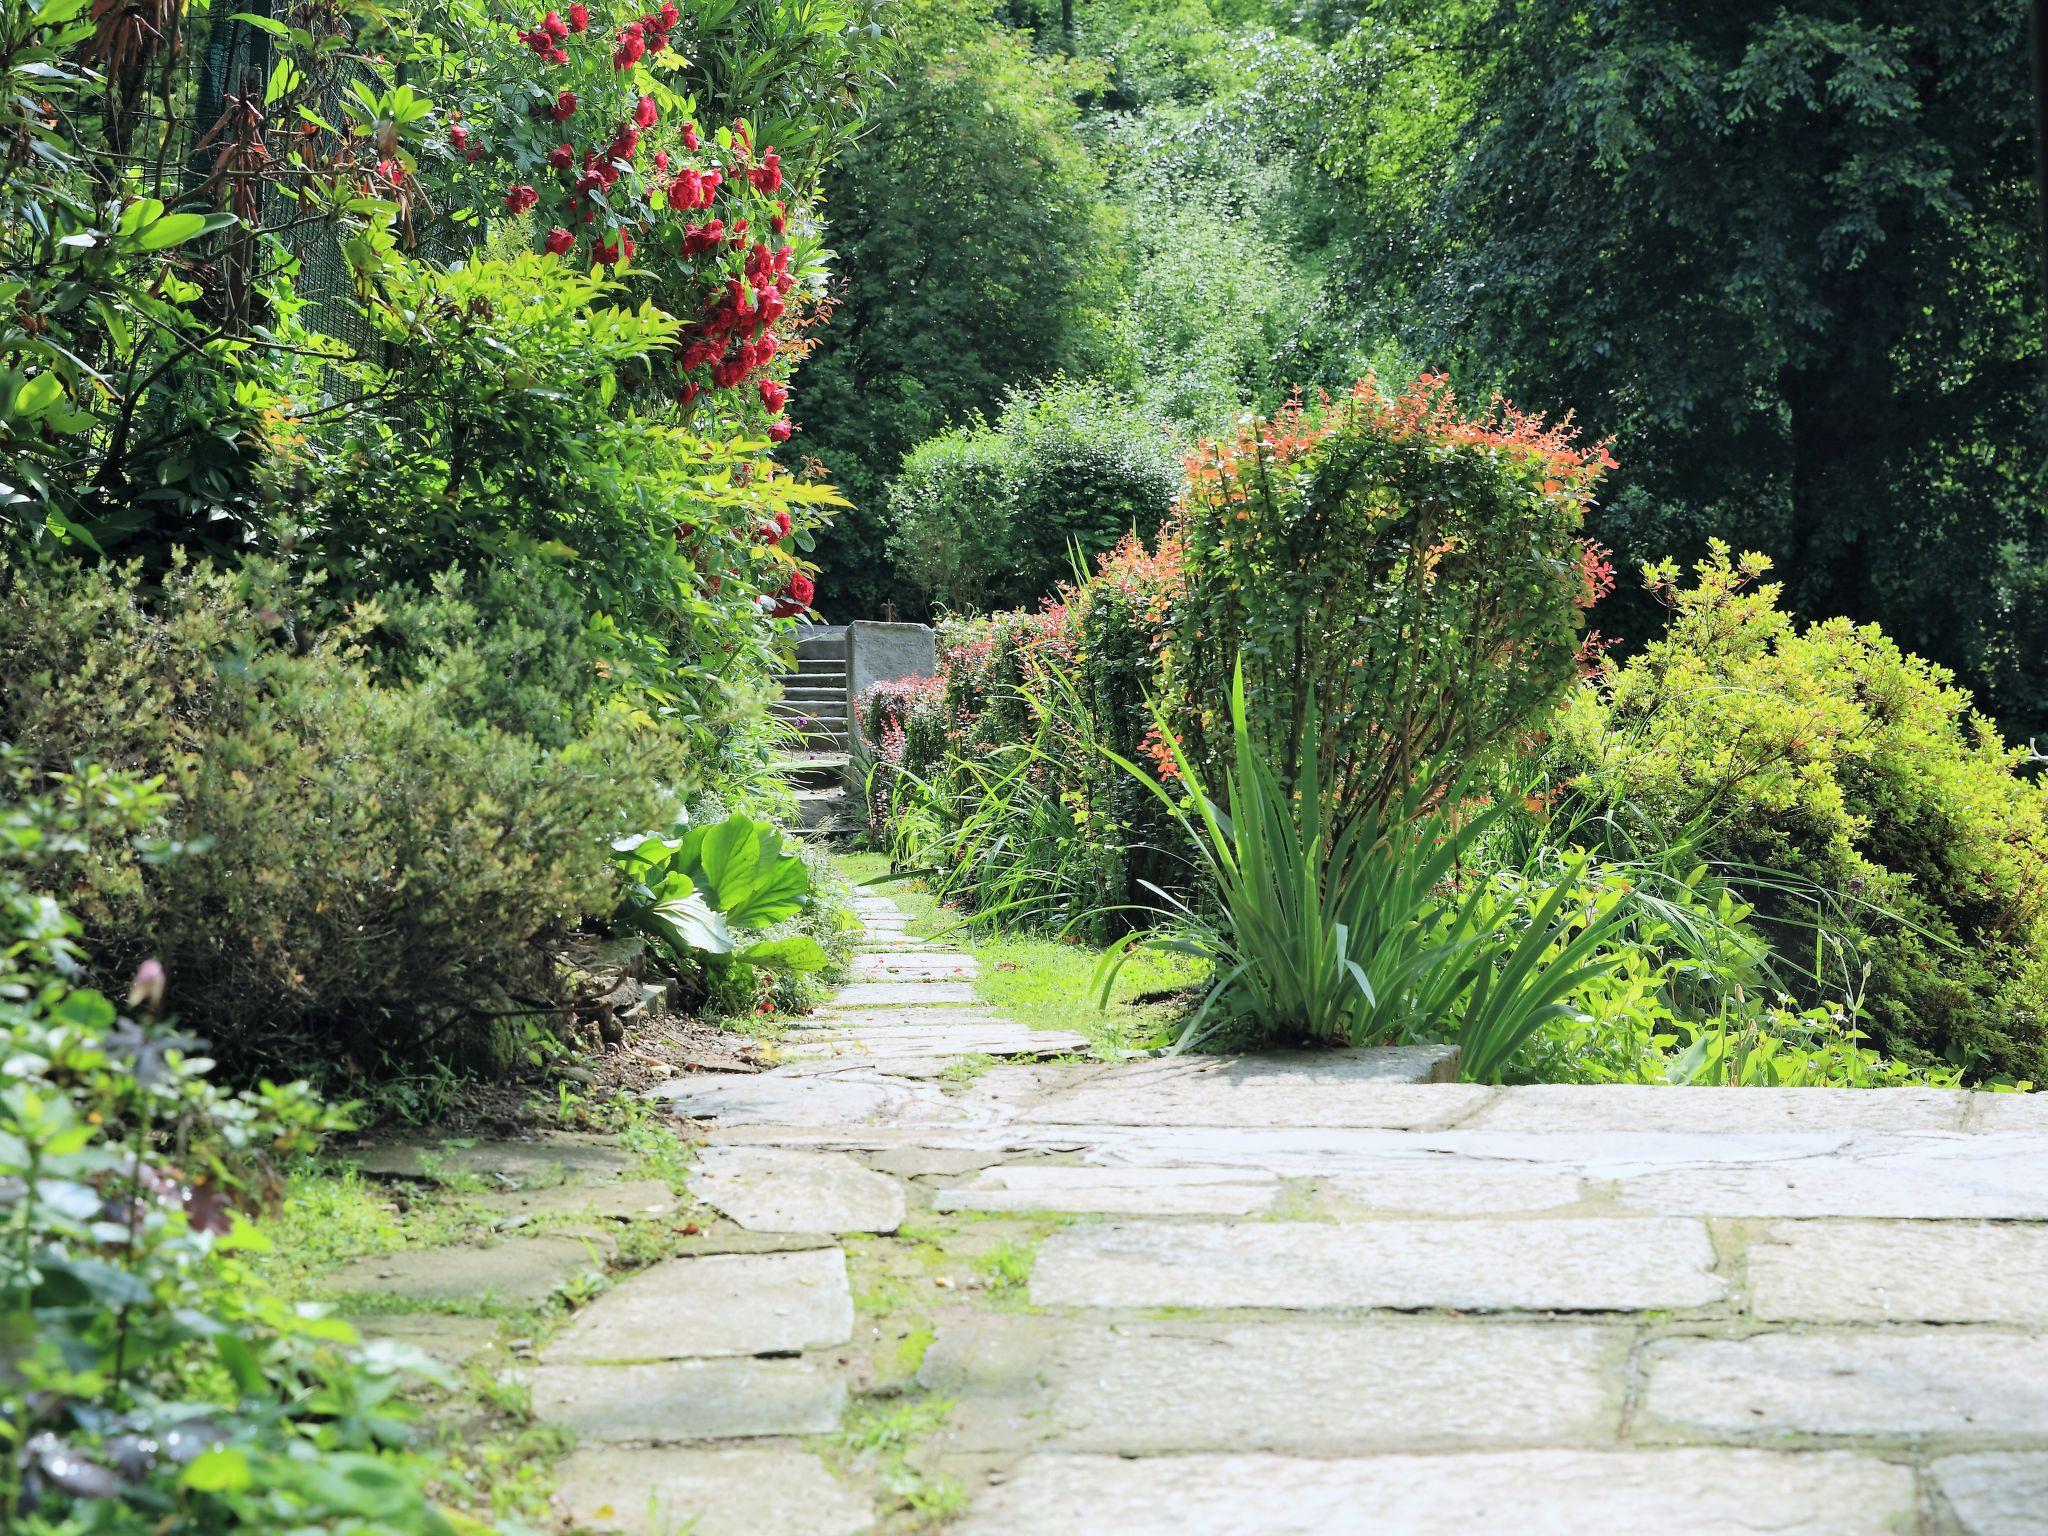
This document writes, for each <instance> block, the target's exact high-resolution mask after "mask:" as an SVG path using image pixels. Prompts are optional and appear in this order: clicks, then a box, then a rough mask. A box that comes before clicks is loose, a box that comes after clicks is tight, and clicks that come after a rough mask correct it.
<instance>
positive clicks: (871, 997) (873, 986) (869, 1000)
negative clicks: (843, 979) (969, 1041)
mask: <svg viewBox="0 0 2048 1536" xmlns="http://www.w3.org/2000/svg"><path fill="white" fill-rule="evenodd" d="M975 996H976V994H975V991H974V987H973V984H972V983H970V982H965V981H850V982H848V983H847V984H846V985H845V986H843V987H841V988H840V989H839V990H838V991H837V992H836V993H834V994H833V996H832V1006H833V1007H834V1008H836V1009H838V1010H839V1011H840V1012H842V1013H843V1012H845V1011H847V1010H848V1009H852V1008H923V1007H928V1006H935V1005H937V1004H940V1003H971V1002H973V1001H975Z"/></svg>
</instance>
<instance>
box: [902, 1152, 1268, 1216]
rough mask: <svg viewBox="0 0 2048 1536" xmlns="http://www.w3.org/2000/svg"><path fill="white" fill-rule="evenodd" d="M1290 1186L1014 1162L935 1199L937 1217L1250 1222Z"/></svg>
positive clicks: (1254, 1179)
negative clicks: (1051, 1215) (1024, 1214)
mask: <svg viewBox="0 0 2048 1536" xmlns="http://www.w3.org/2000/svg"><path fill="white" fill-rule="evenodd" d="M1283 1187H1284V1186H1283V1185H1282V1184H1281V1182H1280V1180H1279V1179H1278V1177H1276V1176H1275V1175H1273V1174H1270V1173H1266V1172H1263V1171H1261V1170H1229V1169H1217V1170H1210V1169H1203V1168H1090V1167H1070V1166H1067V1165H1064V1164H1059V1163H1012V1164H1010V1165H1009V1166H1008V1167H1004V1168H991V1169H988V1170H987V1171H986V1172H984V1173H983V1174H982V1175H981V1176H980V1177H979V1178H977V1179H976V1180H974V1182H973V1183H971V1184H964V1185H961V1186H959V1187H957V1188H954V1189H942V1190H939V1191H938V1192H937V1193H935V1194H934V1195H933V1196H932V1209H933V1210H935V1211H1072V1212H1076V1213H1080V1214H1101V1215H1109V1216H1249V1215H1250V1214H1252V1213H1253V1212H1254V1211H1264V1210H1270V1209H1271V1208H1272V1206H1273V1204H1274V1202H1275V1201H1277V1200H1278V1199H1279V1198H1280V1193H1281V1190H1282V1188H1283Z"/></svg>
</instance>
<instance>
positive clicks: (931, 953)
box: [846, 950, 981, 981]
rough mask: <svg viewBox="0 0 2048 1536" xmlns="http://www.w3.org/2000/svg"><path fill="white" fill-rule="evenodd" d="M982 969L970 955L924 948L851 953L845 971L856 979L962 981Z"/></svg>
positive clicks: (979, 963) (978, 962)
mask: <svg viewBox="0 0 2048 1536" xmlns="http://www.w3.org/2000/svg"><path fill="white" fill-rule="evenodd" d="M980 969H981V962H980V961H978V960H976V959H975V958H974V956H972V955H963V954H960V953H958V952H957V951H948V950H927V951H924V952H922V953H913V954H895V955H883V954H872V953H871V954H862V955H855V956H854V957H853V963H852V965H850V966H849V967H848V968H847V973H846V974H847V975H848V976H850V977H851V978H853V980H855V981H930V980H935V981H963V980H965V979H966V978H968V977H970V976H972V975H974V974H975V973H976V972H978V971H979V970H980Z"/></svg>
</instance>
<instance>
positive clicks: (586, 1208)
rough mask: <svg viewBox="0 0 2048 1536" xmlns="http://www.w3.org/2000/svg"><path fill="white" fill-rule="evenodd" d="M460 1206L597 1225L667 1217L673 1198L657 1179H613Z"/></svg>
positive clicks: (475, 1199) (468, 1200) (470, 1200)
mask: <svg viewBox="0 0 2048 1536" xmlns="http://www.w3.org/2000/svg"><path fill="white" fill-rule="evenodd" d="M463 1203H464V1204H466V1205H471V1206H474V1207H476V1208H477V1209H479V1210H485V1211H490V1212H492V1213H494V1214H496V1215H499V1216H505V1217H522V1216H523V1217H527V1218H529V1219H539V1218H543V1217H556V1216H588V1217H592V1218H595V1219H597V1220H601V1221H634V1220H639V1219H641V1218H643V1217H653V1216H666V1215H668V1214H670V1213H671V1212H672V1211H674V1210H675V1208H676V1196H675V1191H674V1190H672V1189H670V1188H669V1187H668V1185H666V1184H664V1183H663V1182H662V1181H661V1180H660V1179H616V1180H609V1181H605V1182H602V1183H595V1184H592V1183H585V1182H583V1181H581V1180H579V1181H577V1182H575V1183H571V1184H555V1185H547V1186H543V1187H541V1188H538V1189H515V1190H508V1191H506V1192H505V1193H503V1194H494V1195H471V1196H468V1197H467V1198H466V1199H465V1200H464V1202H463Z"/></svg>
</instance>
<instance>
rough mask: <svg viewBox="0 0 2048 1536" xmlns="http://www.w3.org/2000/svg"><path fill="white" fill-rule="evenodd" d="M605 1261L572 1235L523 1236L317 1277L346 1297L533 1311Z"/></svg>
mask: <svg viewBox="0 0 2048 1536" xmlns="http://www.w3.org/2000/svg"><path fill="white" fill-rule="evenodd" d="M602 1268H604V1258H603V1256H602V1255H601V1254H599V1253H598V1252H596V1251H595V1250H594V1249H593V1248H592V1246H591V1245H590V1244H589V1243H586V1242H584V1241H583V1240H581V1239H580V1238H574V1237H525V1238H518V1239H515V1240H514V1241H512V1242H508V1243H497V1244H494V1245H493V1246H491V1247H488V1248H471V1247H461V1248H408V1249H405V1250H403V1251H401V1252H398V1253H380V1254H373V1255H371V1256H369V1257H367V1258H361V1259H353V1260H351V1261H350V1262H348V1263H346V1264H344V1265H342V1266H341V1267H340V1268H339V1269H336V1270H333V1271H331V1272H330V1273H328V1274H327V1275H326V1276H325V1277H323V1278H322V1280H321V1282H320V1285H321V1289H323V1290H325V1291H327V1292H330V1293H332V1294H335V1295H345V1296H391V1297H397V1298H400V1299H403V1300H405V1301H414V1302H419V1303H420V1304H421V1305H422V1306H423V1307H426V1306H431V1305H432V1304H434V1303H447V1302H452V1301H461V1302H478V1303H483V1304H485V1305H490V1304H497V1305H500V1306H512V1307H532V1306H538V1305H539V1304H540V1303H541V1302H543V1301H545V1300H547V1299H548V1297H549V1296H550V1295H552V1294H553V1293H554V1291H555V1289H556V1287H558V1286H560V1285H562V1284H563V1283H564V1282H566V1281H567V1280H569V1279H571V1278H572V1277H573V1276H576V1275H579V1274H581V1273H582V1272H583V1271H585V1270H587V1269H602Z"/></svg>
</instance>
